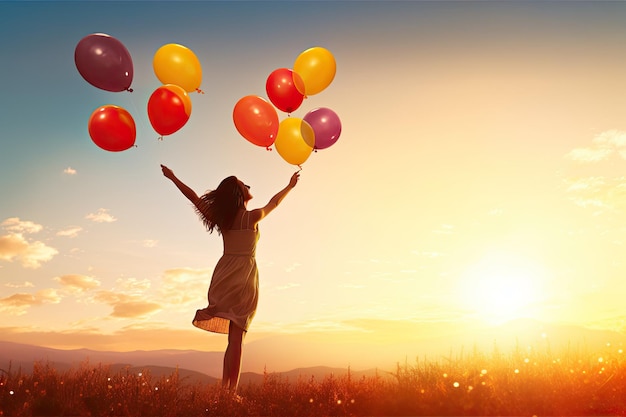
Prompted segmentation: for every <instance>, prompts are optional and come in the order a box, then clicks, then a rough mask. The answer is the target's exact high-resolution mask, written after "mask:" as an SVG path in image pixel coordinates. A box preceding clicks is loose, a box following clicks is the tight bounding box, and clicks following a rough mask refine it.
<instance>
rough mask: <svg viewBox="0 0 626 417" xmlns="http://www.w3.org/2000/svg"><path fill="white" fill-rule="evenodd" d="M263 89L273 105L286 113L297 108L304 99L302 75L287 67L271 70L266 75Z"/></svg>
mask: <svg viewBox="0 0 626 417" xmlns="http://www.w3.org/2000/svg"><path fill="white" fill-rule="evenodd" d="M265 90H266V91H267V96H268V97H269V99H270V101H271V102H272V103H273V104H274V106H276V107H277V108H278V109H279V110H282V111H284V112H286V113H291V112H292V111H295V110H297V109H298V107H300V105H301V104H302V100H304V94H303V93H301V91H304V82H303V81H302V77H300V75H298V74H296V73H295V72H293V71H292V70H290V69H288V68H279V69H277V70H274V71H272V73H271V74H270V75H269V77H267V81H266V83H265Z"/></svg>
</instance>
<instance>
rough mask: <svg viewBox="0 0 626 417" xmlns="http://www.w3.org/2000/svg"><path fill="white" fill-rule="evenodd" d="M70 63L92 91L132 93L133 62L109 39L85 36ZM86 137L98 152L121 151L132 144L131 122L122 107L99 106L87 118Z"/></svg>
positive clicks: (122, 46) (103, 35) (117, 43)
mask: <svg viewBox="0 0 626 417" xmlns="http://www.w3.org/2000/svg"><path fill="white" fill-rule="evenodd" d="M74 62H75V64H76V68H77V69H78V72H79V73H80V75H82V77H83V78H84V79H85V80H86V81H87V82H88V83H89V84H91V85H93V86H94V87H98V88H100V89H102V90H106V91H112V92H119V91H130V92H132V91H133V90H132V89H131V88H130V85H131V83H132V82H133V60H132V58H131V57H130V53H128V50H127V49H126V47H125V46H124V45H123V44H122V43H121V42H120V41H118V40H117V39H115V38H114V37H112V36H109V35H107V34H104V33H94V34H92V35H88V36H85V37H84V38H83V39H81V40H80V42H78V44H77V45H76V49H75V50H74ZM89 136H91V139H92V140H93V141H94V143H95V144H96V145H98V146H99V147H101V148H102V149H105V150H107V151H111V152H119V151H123V150H126V149H128V148H130V147H131V146H133V145H134V144H135V137H136V128H135V121H134V120H133V118H132V116H131V115H130V113H129V112H128V111H126V109H124V108H122V107H119V106H115V105H112V104H108V105H105V106H101V107H99V108H97V109H96V110H95V111H94V112H93V113H92V114H91V116H90V117H89Z"/></svg>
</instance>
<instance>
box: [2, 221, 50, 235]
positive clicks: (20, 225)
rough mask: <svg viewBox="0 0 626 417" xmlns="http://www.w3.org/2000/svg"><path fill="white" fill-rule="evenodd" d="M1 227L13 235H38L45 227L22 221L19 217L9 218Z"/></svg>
mask: <svg viewBox="0 0 626 417" xmlns="http://www.w3.org/2000/svg"><path fill="white" fill-rule="evenodd" d="M0 226H2V227H3V228H4V230H7V231H9V232H13V233H27V234H30V233H37V232H40V231H41V230H42V229H43V226H42V225H40V224H37V223H34V222H31V221H27V220H26V221H25V220H20V218H19V217H9V218H8V219H6V220H4V221H3V222H2V223H0Z"/></svg>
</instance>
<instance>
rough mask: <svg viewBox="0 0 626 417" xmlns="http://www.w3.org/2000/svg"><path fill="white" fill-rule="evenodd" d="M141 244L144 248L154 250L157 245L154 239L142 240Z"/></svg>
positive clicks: (157, 242)
mask: <svg viewBox="0 0 626 417" xmlns="http://www.w3.org/2000/svg"><path fill="white" fill-rule="evenodd" d="M141 244H142V245H143V246H144V247H146V248H154V247H156V246H157V245H158V244H159V241H158V240H154V239H144V240H143V242H142V243H141Z"/></svg>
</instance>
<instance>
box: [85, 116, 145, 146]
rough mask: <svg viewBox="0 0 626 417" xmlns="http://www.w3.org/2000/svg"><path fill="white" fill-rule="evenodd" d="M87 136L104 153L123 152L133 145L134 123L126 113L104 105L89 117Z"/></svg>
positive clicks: (135, 133) (135, 132)
mask: <svg viewBox="0 0 626 417" xmlns="http://www.w3.org/2000/svg"><path fill="white" fill-rule="evenodd" d="M89 136H91V140H93V142H94V143H95V144H96V145H98V146H99V147H100V148H102V149H104V150H105V151H111V152H119V151H125V150H126V149H128V148H130V147H131V146H133V145H134V144H135V138H136V136H137V131H136V128H135V121H134V120H133V117H132V116H131V115H130V113H129V112H128V111H126V110H125V109H123V108H121V107H118V106H114V105H106V106H102V107H99V108H97V109H96V110H95V111H94V112H93V113H92V114H91V116H90V117H89Z"/></svg>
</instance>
